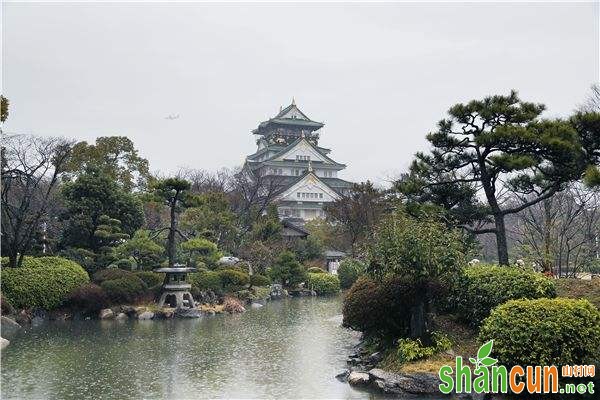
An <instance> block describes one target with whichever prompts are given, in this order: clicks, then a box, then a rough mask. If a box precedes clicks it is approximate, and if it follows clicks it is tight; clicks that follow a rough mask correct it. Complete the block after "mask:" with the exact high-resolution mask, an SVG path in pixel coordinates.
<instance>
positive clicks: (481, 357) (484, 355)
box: [469, 340, 498, 369]
mask: <svg viewBox="0 0 600 400" xmlns="http://www.w3.org/2000/svg"><path fill="white" fill-rule="evenodd" d="M493 346H494V340H490V341H489V342H487V343H484V344H482V345H481V347H480V348H479V350H478V351H477V359H474V358H469V361H470V362H471V363H472V364H474V365H475V368H476V369H477V368H479V367H480V366H483V367H489V366H492V365H494V364H496V363H497V362H498V360H497V359H495V358H492V357H489V355H490V354H491V353H492V348H493Z"/></svg>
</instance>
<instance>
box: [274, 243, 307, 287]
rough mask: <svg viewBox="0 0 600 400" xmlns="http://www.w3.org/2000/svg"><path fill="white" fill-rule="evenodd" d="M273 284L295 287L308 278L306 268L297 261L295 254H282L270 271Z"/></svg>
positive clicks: (286, 252)
mask: <svg viewBox="0 0 600 400" xmlns="http://www.w3.org/2000/svg"><path fill="white" fill-rule="evenodd" d="M269 276H270V277H271V279H272V280H273V282H278V283H281V284H282V285H284V286H295V285H297V284H299V283H301V282H304V280H305V279H306V278H307V276H306V268H304V266H303V265H302V264H300V263H299V262H298V260H296V256H295V255H294V253H291V252H289V251H284V252H282V253H281V254H280V255H279V257H278V258H277V261H276V262H275V264H273V266H272V267H271V269H270V270H269Z"/></svg>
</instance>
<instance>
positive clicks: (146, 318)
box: [138, 311, 154, 320]
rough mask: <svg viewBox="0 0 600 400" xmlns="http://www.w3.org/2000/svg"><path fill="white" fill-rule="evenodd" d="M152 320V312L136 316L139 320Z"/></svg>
mask: <svg viewBox="0 0 600 400" xmlns="http://www.w3.org/2000/svg"><path fill="white" fill-rule="evenodd" d="M152 318H154V313H153V312H152V311H144V312H143V313H141V314H139V315H138V319H139V320H148V319H152Z"/></svg>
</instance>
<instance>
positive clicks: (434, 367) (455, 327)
mask: <svg viewBox="0 0 600 400" xmlns="http://www.w3.org/2000/svg"><path fill="white" fill-rule="evenodd" d="M434 324H435V327H434V330H436V331H440V332H443V333H444V334H446V335H448V337H449V338H450V340H451V341H452V348H451V350H449V351H446V352H442V353H438V354H435V355H433V356H431V357H428V358H425V359H423V360H417V361H411V362H408V363H404V364H402V363H400V362H398V357H397V356H396V349H395V348H392V349H389V350H388V351H387V352H386V354H385V356H384V358H383V360H382V361H381V363H379V365H378V368H382V369H384V370H386V371H391V372H396V373H414V372H431V373H436V374H437V372H438V371H439V369H440V367H441V366H443V365H447V364H453V363H454V358H455V357H456V356H463V357H472V356H473V355H474V354H476V353H477V349H478V347H479V346H478V344H477V332H476V331H475V330H473V329H472V328H469V327H467V326H465V325H463V324H461V323H460V322H458V321H456V319H455V318H454V317H452V316H438V317H436V318H435V321H434Z"/></svg>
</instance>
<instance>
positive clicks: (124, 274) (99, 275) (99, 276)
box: [92, 268, 134, 285]
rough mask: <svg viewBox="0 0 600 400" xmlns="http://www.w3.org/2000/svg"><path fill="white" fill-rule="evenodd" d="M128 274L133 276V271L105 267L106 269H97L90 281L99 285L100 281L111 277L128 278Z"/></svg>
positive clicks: (111, 278)
mask: <svg viewBox="0 0 600 400" xmlns="http://www.w3.org/2000/svg"><path fill="white" fill-rule="evenodd" d="M130 276H134V273H133V272H131V271H126V270H124V269H120V268H106V269H101V270H99V271H97V272H96V273H95V274H94V275H93V276H92V281H94V282H95V283H97V284H98V285H101V284H102V282H104V281H110V280H113V279H120V278H128V277H130Z"/></svg>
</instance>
